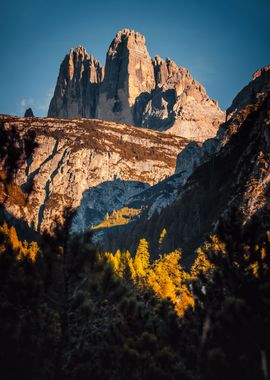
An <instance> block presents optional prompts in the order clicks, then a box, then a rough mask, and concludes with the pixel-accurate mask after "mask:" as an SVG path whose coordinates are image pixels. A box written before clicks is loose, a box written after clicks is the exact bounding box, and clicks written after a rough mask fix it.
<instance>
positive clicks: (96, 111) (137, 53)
mask: <svg viewBox="0 0 270 380" xmlns="http://www.w3.org/2000/svg"><path fill="white" fill-rule="evenodd" d="M48 116H49V117H55V118H81V117H86V118H95V117H96V118H98V119H102V120H109V121H117V122H120V123H125V124H130V125H135V126H138V127H144V128H149V129H154V130H159V131H165V132H166V133H170V134H174V135H178V136H182V137H185V138H188V139H192V140H196V141H200V142H202V141H204V140H205V139H207V138H210V137H213V136H214V135H215V134H216V131H217V128H218V126H219V124H220V123H221V122H223V121H224V118H225V116H224V113H223V112H222V111H221V110H220V108H219V107H218V104H217V102H216V101H214V100H213V99H211V98H210V97H209V96H208V95H207V93H206V91H205V89H204V87H203V86H202V85H201V84H200V83H198V82H197V81H196V80H194V79H193V78H192V76H191V74H190V73H189V72H188V70H187V69H185V68H184V67H181V66H177V65H176V64H175V63H174V62H173V61H172V60H171V59H169V58H166V60H163V59H162V58H160V57H158V56H156V57H154V59H151V57H150V55H149V53H148V51H147V47H146V40H145V37H144V36H143V35H141V34H140V33H138V32H135V31H133V30H130V29H123V30H122V31H120V32H118V33H117V35H116V37H115V38H114V39H113V41H112V43H111V45H110V47H109V50H108V52H107V57H106V64H105V69H104V68H103V66H102V65H101V64H100V63H99V62H98V61H97V60H96V59H95V58H94V57H93V56H92V55H89V54H88V53H87V52H86V50H85V48H83V47H78V48H76V49H75V50H71V51H70V53H69V54H68V55H67V56H66V57H65V59H64V61H63V62H62V64H61V67H60V72H59V76H58V80H57V84H56V87H55V92H54V96H53V98H52V100H51V103H50V107H49V112H48Z"/></svg>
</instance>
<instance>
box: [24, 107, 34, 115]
mask: <svg viewBox="0 0 270 380" xmlns="http://www.w3.org/2000/svg"><path fill="white" fill-rule="evenodd" d="M24 117H35V116H34V113H33V111H32V108H27V109H26V110H25V113H24Z"/></svg>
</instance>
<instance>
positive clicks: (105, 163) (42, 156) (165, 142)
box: [0, 115, 189, 231]
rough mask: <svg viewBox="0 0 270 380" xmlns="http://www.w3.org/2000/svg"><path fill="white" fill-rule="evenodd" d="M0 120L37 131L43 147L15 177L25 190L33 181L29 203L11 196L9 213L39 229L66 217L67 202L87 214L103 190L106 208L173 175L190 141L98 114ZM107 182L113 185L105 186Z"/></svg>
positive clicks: (20, 130) (20, 129)
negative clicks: (16, 201) (20, 203)
mask: <svg viewBox="0 0 270 380" xmlns="http://www.w3.org/2000/svg"><path fill="white" fill-rule="evenodd" d="M0 123H2V124H4V125H5V128H16V130H17V131H18V135H19V136H20V137H22V136H23V135H24V134H25V133H28V132H29V131H32V132H33V133H34V134H35V135H36V141H37V143H38V147H37V149H36V150H35V151H34V154H33V156H32V158H31V160H27V161H26V162H24V164H23V166H22V167H21V169H20V171H19V172H18V173H17V175H16V178H15V180H16V184H17V185H19V186H21V188H22V189H23V190H24V189H26V188H27V187H28V186H29V185H30V184H33V191H32V192H31V194H30V196H29V199H28V204H27V205H26V206H25V207H24V209H23V210H22V211H20V210H18V207H17V205H16V204H14V202H13V203H12V202H10V203H9V202H8V201H7V204H6V206H7V211H8V212H9V213H10V214H12V215H14V216H15V217H16V218H18V219H19V218H22V219H24V220H25V221H27V222H28V224H29V226H30V225H33V226H34V228H35V229H36V230H40V231H43V230H44V229H49V230H50V229H52V227H53V225H54V221H55V219H56V218H57V219H58V220H60V221H61V220H62V216H63V212H64V209H65V208H66V207H67V208H71V209H72V210H75V209H77V208H79V210H80V211H79V212H78V214H77V216H78V215H85V212H87V211H85V207H86V208H87V207H88V208H91V207H90V205H91V202H92V203H93V196H95V197H96V196H97V194H100V191H102V189H105V190H104V191H103V193H104V194H105V195H106V197H105V198H104V196H103V195H100V196H99V198H98V199H99V204H100V205H101V204H102V202H103V203H106V205H105V206H104V207H103V208H102V207H101V209H102V210H104V209H106V207H107V210H110V208H109V207H111V206H112V205H113V204H115V205H117V204H118V205H119V204H120V205H121V204H122V203H121V202H123V201H124V200H126V199H127V197H128V196H130V195H132V194H134V193H135V192H138V191H139V190H140V189H144V188H145V187H146V186H148V185H153V184H155V183H157V182H159V181H161V180H162V179H164V178H166V177H168V176H170V175H171V174H173V173H174V170H175V164H176V157H177V154H178V153H179V151H181V150H182V149H183V148H184V147H185V146H186V145H187V144H188V143H189V141H188V140H186V139H183V138H180V137H175V136H169V135H165V134H162V133H159V132H156V131H150V130H147V129H138V128H135V127H132V126H127V125H122V124H117V123H114V122H108V121H100V120H93V119H90V120H89V119H88V120H85V119H84V120H82V119H80V120H78V119H72V120H66V119H51V118H44V119H41V118H35V119H33V121H32V120H31V121H29V119H24V118H15V117H11V116H4V115H3V116H0ZM26 125H27V128H25V126H26ZM108 181H111V182H112V185H110V186H105V185H104V184H106V182H108ZM121 181H122V182H121ZM123 181H125V182H126V181H128V182H126V184H123ZM131 181H136V182H137V183H139V184H131ZM101 184H103V186H102V187H101ZM116 185H117V186H116ZM97 186H99V188H97ZM115 187H116V188H115ZM94 188H96V191H94V190H93V189H94ZM90 189H92V190H91V191H90ZM124 191H127V193H126V194H124ZM119 192H120V193H123V194H122V195H121V196H120V195H117V197H118V199H117V200H115V199H114V198H113V193H115V194H118V193H119ZM112 199H113V201H112ZM79 219H80V218H79Z"/></svg>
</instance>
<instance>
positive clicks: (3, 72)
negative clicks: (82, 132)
mask: <svg viewBox="0 0 270 380" xmlns="http://www.w3.org/2000/svg"><path fill="white" fill-rule="evenodd" d="M0 12H1V17H0V44H1V59H0V89H1V91H0V113H6V114H14V115H22V114H23V113H24V110H25V108H27V107H29V106H30V107H32V108H33V111H34V114H35V115H36V116H46V114H47V110H48V104H49V100H50V98H51V96H52V94H53V90H54V86H55V82H56V79H57V75H58V70H59V66H60V63H61V61H62V60H63V58H64V56H65V54H66V53H67V52H68V51H69V49H70V48H71V47H75V46H77V45H83V46H85V47H86V48H87V51H88V52H89V53H92V54H93V55H94V56H95V57H96V58H97V59H99V60H100V61H101V62H102V63H105V57H106V52H107V49H108V46H109V44H110V42H111V41H112V39H113V38H114V36H115V34H116V33H117V31H118V30H121V29H123V28H126V27H128V28H131V29H134V30H137V31H138V32H140V33H142V34H144V35H145V36H146V41H147V47H148V50H149V52H150V54H151V56H154V55H156V54H158V55H160V56H162V57H164V58H165V57H166V56H168V57H170V58H171V59H173V60H174V61H175V62H176V63H177V64H178V65H182V66H185V67H187V68H188V69H189V71H190V72H191V74H192V75H193V76H194V78H195V79H197V80H198V81H199V82H201V83H202V84H203V85H204V86H205V87H206V90H207V92H208V94H209V95H210V96H211V97H213V98H214V99H216V100H218V102H219V104H220V106H221V107H222V108H223V109H225V108H226V107H228V106H229V105H230V103H231V101H232V99H233V97H234V96H235V95H236V94H237V92H238V91H239V90H240V89H241V88H242V87H243V86H244V85H245V84H247V83H248V82H249V81H250V79H251V74H252V73H253V72H254V71H255V70H256V69H257V68H259V67H262V66H264V65H267V64H270V21H269V15H270V1H269V0H256V1H250V0H245V1H244V0H234V1H233V0H227V1H218V0H216V1H210V0H204V1H203V0H201V1H199V0H197V1H196V0H187V1H181V0H178V1H177V0H173V1H170V0H167V1H166V0H162V1H160V0H155V1H152V0H137V1H129V0H124V1H123V0H120V1H112V0H111V1H107V0H103V1H100V0H96V1H92V0H88V1H86V0H76V1H75V0H65V1H62V0H61V1H59V0H54V1H52V0H9V1H1V5H0Z"/></svg>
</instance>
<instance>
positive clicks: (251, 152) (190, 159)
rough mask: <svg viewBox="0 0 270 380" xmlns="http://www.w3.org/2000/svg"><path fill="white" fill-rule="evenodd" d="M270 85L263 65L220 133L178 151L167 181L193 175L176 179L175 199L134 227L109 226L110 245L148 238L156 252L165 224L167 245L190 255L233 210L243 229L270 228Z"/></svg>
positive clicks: (127, 244)
mask: <svg viewBox="0 0 270 380" xmlns="http://www.w3.org/2000/svg"><path fill="white" fill-rule="evenodd" d="M269 84H270V71H267V70H262V71H261V72H260V75H256V76H255V77H254V79H253V81H252V82H250V83H249V85H248V86H247V87H245V88H244V89H243V90H242V91H241V92H240V93H239V94H238V95H237V96H236V98H235V99H234V101H233V103H232V106H231V107H230V108H229V110H228V119H227V122H226V123H225V124H223V125H222V126H221V127H220V130H219V133H218V135H217V138H215V139H212V140H209V141H206V142H205V143H204V144H203V145H202V146H201V147H200V146H199V145H198V144H194V143H192V144H189V145H188V146H187V147H186V148H185V149H184V150H183V151H182V153H180V155H179V157H178V160H177V166H176V168H177V170H176V171H177V174H176V176H173V177H170V178H168V179H167V180H166V181H165V182H167V183H170V181H171V182H172V180H173V179H175V178H179V176H184V177H185V176H187V175H188V174H191V175H190V176H189V178H188V179H185V180H184V181H182V184H181V182H178V184H179V185H180V186H179V187H178V194H176V196H175V198H176V199H175V200H174V201H173V202H171V204H170V205H169V206H168V207H165V208H164V209H163V210H161V212H160V213H159V214H157V213H155V215H153V216H150V217H149V213H148V212H145V213H144V214H143V215H142V216H141V218H140V220H139V221H138V222H135V223H133V224H132V225H131V226H127V227H125V228H121V229H119V231H116V230H114V231H108V232H107V236H106V239H107V241H108V242H110V245H112V243H113V244H115V247H112V248H116V246H117V248H121V249H130V250H131V251H132V250H134V249H136V246H137V244H138V241H139V239H140V238H141V237H144V238H146V239H148V240H149V242H150V244H151V248H152V253H153V254H158V252H159V251H158V239H159V235H160V233H161V231H162V229H163V228H166V229H167V237H166V239H165V240H164V243H163V244H164V245H163V249H164V250H168V251H172V250H173V249H176V248H181V249H182V250H183V252H184V253H185V254H186V255H187V254H192V252H194V249H196V248H197V247H198V246H199V245H200V244H201V243H202V242H203V241H204V239H205V238H206V237H207V236H208V235H209V234H210V233H211V232H214V231H215V229H216V228H217V225H218V223H219V221H220V220H223V221H226V219H227V217H228V215H232V213H233V212H234V210H237V212H238V221H237V223H238V225H239V224H240V225H241V226H242V228H243V231H249V232H248V233H257V234H259V233H260V231H265V230H267V229H269V228H270V218H269V215H270V213H269V210H270V203H269V199H270V193H269V189H270V91H269ZM247 94H252V96H251V97H249V98H247ZM247 99H249V100H247ZM159 185H160V184H159ZM159 185H157V186H159ZM150 190H151V188H150V189H148V190H146V191H147V192H149V191H150ZM249 226H252V228H251V229H249V228H250V227H249ZM125 236H128V239H125ZM114 242H115V243H114ZM106 248H107V247H106Z"/></svg>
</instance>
